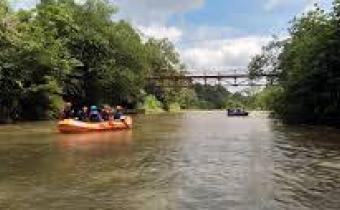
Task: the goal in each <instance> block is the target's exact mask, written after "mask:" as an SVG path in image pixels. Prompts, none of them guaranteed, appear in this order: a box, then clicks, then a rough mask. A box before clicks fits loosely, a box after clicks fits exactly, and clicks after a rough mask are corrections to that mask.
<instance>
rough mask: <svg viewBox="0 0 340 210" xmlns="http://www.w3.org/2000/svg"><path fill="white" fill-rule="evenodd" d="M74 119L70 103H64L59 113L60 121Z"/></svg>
mask: <svg viewBox="0 0 340 210" xmlns="http://www.w3.org/2000/svg"><path fill="white" fill-rule="evenodd" d="M73 117H74V111H73V109H72V103H70V102H66V103H65V105H64V109H63V110H62V111H61V113H60V119H61V120H65V119H72V118H73Z"/></svg>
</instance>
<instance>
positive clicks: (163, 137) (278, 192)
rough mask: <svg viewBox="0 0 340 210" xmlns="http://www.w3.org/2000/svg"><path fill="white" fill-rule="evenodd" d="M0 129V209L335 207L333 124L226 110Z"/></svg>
mask: <svg viewBox="0 0 340 210" xmlns="http://www.w3.org/2000/svg"><path fill="white" fill-rule="evenodd" d="M134 121H135V127H134V129H133V130H130V131H119V132H114V133H111V132H109V133H100V134H87V135H83V134H81V135H62V134H58V133H57V132H56V130H55V122H43V123H41V122H40V123H27V124H19V125H9V126H2V127H0V189H1V190H0V208H1V209H64V210H65V209H142V210H143V209H145V210H149V209H157V210H162V209H180V210H182V209H213V210H219V209H237V210H238V209H240V210H246V209H249V210H252V209H254V210H256V209H268V210H271V209H299V210H300V209H301V210H304V209H340V200H339V198H340V131H339V130H336V129H332V128H327V127H313V126H286V125H284V124H282V123H280V122H279V121H277V120H272V119H268V118H266V117H264V116H261V115H260V116H250V117H248V118H228V117H227V116H226V115H225V113H224V112H187V113H181V114H163V115H146V116H143V115H141V116H137V117H135V119H134Z"/></svg>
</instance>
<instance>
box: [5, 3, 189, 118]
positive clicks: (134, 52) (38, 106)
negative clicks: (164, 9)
mask: <svg viewBox="0 0 340 210" xmlns="http://www.w3.org/2000/svg"><path fill="white" fill-rule="evenodd" d="M76 2H77V1H74V0H42V1H41V3H40V4H38V5H37V6H36V7H35V8H33V9H29V10H20V11H13V10H12V9H11V7H10V5H9V3H8V2H6V1H1V2H0V119H1V121H7V120H10V119H13V118H18V119H25V120H36V119H50V118H54V117H56V114H57V113H58V110H59V109H60V108H61V106H62V104H63V101H71V102H72V103H73V104H74V105H75V106H81V105H83V104H87V105H89V104H104V103H108V104H124V105H125V106H131V107H135V106H137V104H138V103H143V101H144V99H145V98H146V96H147V95H149V94H154V93H155V90H154V89H155V87H153V86H152V84H147V81H146V77H147V76H148V75H153V74H157V75H159V74H178V73H179V71H180V70H182V69H183V68H184V67H183V64H182V63H181V62H180V59H179V55H178V53H177V52H176V51H175V48H174V46H173V44H172V43H170V42H169V41H168V40H156V39H148V40H145V39H144V38H143V37H142V36H141V34H140V33H139V32H138V31H137V30H136V29H134V28H133V27H132V26H131V25H130V24H129V23H127V22H124V21H113V18H112V17H113V16H114V15H115V13H116V11H117V8H116V7H114V6H112V5H111V4H109V3H108V2H107V1H104V0H87V1H85V2H83V3H82V4H78V3H76ZM158 92H159V93H161V94H158V95H157V98H158V99H159V100H161V101H162V102H164V104H165V106H167V107H169V106H170V105H171V103H177V102H178V101H180V100H181V99H180V98H179V96H181V95H184V96H187V95H188V94H187V93H183V94H182V93H181V92H182V90H181V89H180V90H176V89H161V90H158ZM185 92H188V91H185ZM175 93H176V94H175ZM178 93H181V94H178ZM188 97H189V96H188ZM149 98H150V97H149ZM186 101H189V100H188V99H186ZM181 103H182V104H181V105H182V106H183V107H185V104H184V103H185V102H181Z"/></svg>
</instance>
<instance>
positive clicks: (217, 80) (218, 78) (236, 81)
mask: <svg viewBox="0 0 340 210" xmlns="http://www.w3.org/2000/svg"><path fill="white" fill-rule="evenodd" d="M252 76H253V77H251V76H250V74H249V73H248V72H246V71H244V70H243V71H242V70H232V71H199V70H191V71H185V72H180V73H178V74H173V75H161V76H151V77H149V78H148V79H149V81H151V82H152V83H153V84H155V85H156V86H160V87H190V86H192V85H194V84H197V83H199V84H204V85H208V84H209V85H222V86H226V87H228V86H233V87H242V86H243V87H255V86H258V87H264V86H271V85H275V78H277V76H278V75H277V74H272V73H261V74H256V75H252ZM254 77H255V78H257V79H252V78H254Z"/></svg>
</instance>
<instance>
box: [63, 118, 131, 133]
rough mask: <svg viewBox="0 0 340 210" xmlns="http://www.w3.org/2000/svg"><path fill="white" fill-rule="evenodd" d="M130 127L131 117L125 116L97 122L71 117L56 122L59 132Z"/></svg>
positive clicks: (83, 131) (82, 131)
mask: <svg viewBox="0 0 340 210" xmlns="http://www.w3.org/2000/svg"><path fill="white" fill-rule="evenodd" d="M130 128H132V118H131V117H126V118H125V119H124V120H120V121H109V122H99V123H89V122H81V121H78V120H73V119H66V120H62V121H60V122H59V123H58V130H59V132H60V133H89V132H102V131H114V130H124V129H130Z"/></svg>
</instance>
